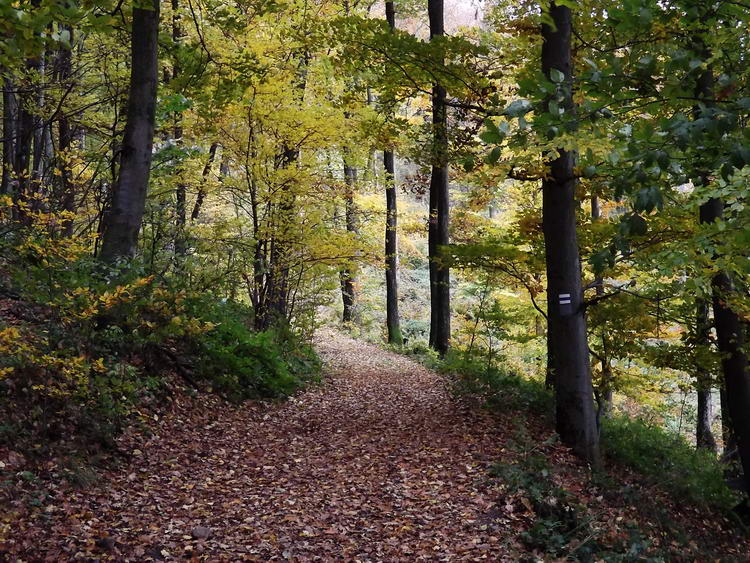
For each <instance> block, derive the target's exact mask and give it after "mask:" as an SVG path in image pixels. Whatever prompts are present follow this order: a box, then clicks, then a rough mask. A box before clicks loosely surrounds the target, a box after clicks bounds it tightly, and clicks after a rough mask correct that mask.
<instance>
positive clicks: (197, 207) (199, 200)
mask: <svg viewBox="0 0 750 563" xmlns="http://www.w3.org/2000/svg"><path fill="white" fill-rule="evenodd" d="M218 148H219V143H216V142H213V143H211V146H210V147H209V149H208V160H206V165H205V166H204V167H203V174H202V175H201V185H200V187H199V188H198V194H197V195H196V196H195V204H194V205H193V211H192V212H191V213H190V221H191V222H192V221H195V220H196V219H198V215H200V212H201V207H203V201H204V200H205V199H206V182H208V176H209V174H211V168H213V165H214V160H216V150H217V149H218Z"/></svg>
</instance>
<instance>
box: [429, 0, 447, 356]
mask: <svg viewBox="0 0 750 563" xmlns="http://www.w3.org/2000/svg"><path fill="white" fill-rule="evenodd" d="M427 10H428V13H429V18H430V40H433V39H434V38H436V37H440V36H443V35H445V29H444V19H443V0H428V3H427ZM432 128H433V150H432V152H433V154H432V161H433V162H432V175H431V177H430V217H429V230H428V250H429V258H430V345H431V346H432V347H433V348H434V349H435V350H437V351H438V352H439V353H440V354H441V355H442V354H445V353H446V352H447V351H448V347H449V346H450V333H451V317H450V310H451V309H450V270H449V268H448V266H447V264H446V263H445V261H444V260H441V257H440V254H441V250H442V248H443V247H444V246H446V245H448V244H449V242H450V237H449V231H448V220H449V213H450V195H449V190H448V115H447V106H446V92H445V88H443V86H442V85H440V84H438V83H436V84H434V85H433V87H432Z"/></svg>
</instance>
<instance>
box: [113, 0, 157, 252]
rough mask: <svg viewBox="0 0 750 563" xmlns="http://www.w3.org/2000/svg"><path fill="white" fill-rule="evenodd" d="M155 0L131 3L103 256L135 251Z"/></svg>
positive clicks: (149, 112) (145, 166) (148, 136)
mask: <svg viewBox="0 0 750 563" xmlns="http://www.w3.org/2000/svg"><path fill="white" fill-rule="evenodd" d="M158 38H159V0H152V9H150V10H147V9H143V8H133V27H132V37H131V69H130V89H129V93H128V111H127V123H126V124H125V136H124V139H123V144H122V149H121V157H120V170H119V173H118V176H117V182H116V184H115V185H114V187H113V194H112V201H111V203H110V205H109V207H108V209H107V210H106V212H105V215H104V220H103V234H102V249H101V254H100V257H101V259H102V260H103V261H104V262H115V261H117V260H118V259H121V258H132V257H133V256H135V253H136V249H137V246H138V233H139V231H140V229H141V222H142V220H143V213H144V210H145V206H146V192H147V190H148V179H149V175H150V173H151V150H152V147H153V143H154V120H155V114H156V90H157V85H158V59H157V51H158Z"/></svg>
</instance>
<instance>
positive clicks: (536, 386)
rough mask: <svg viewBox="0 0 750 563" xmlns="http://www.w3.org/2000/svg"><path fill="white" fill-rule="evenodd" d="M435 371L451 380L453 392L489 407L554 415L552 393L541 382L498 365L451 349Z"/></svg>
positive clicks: (439, 361) (500, 364)
mask: <svg viewBox="0 0 750 563" xmlns="http://www.w3.org/2000/svg"><path fill="white" fill-rule="evenodd" d="M435 369H437V370H438V371H439V372H441V373H445V374H448V375H449V376H450V377H451V381H452V383H453V387H454V390H455V391H456V392H458V393H461V394H471V395H479V396H481V397H482V398H483V399H484V400H485V401H487V403H488V406H489V407H491V408H494V407H500V408H504V409H508V408H511V409H519V410H520V409H527V410H530V411H532V412H535V413H537V414H541V415H544V416H549V415H550V414H551V413H552V412H554V409H553V404H554V403H553V396H552V393H550V391H549V390H548V389H546V388H545V386H544V384H543V383H542V382H541V381H536V380H533V379H528V378H525V377H522V376H520V375H517V374H515V373H512V372H509V371H507V370H506V368H504V367H503V365H502V363H501V362H500V363H498V364H495V365H491V366H490V365H488V364H487V363H486V361H485V360H484V359H483V358H477V357H475V356H471V355H470V354H467V353H465V352H463V351H457V350H451V351H450V352H448V354H446V356H445V358H443V359H442V360H438V361H437V363H436V365H435Z"/></svg>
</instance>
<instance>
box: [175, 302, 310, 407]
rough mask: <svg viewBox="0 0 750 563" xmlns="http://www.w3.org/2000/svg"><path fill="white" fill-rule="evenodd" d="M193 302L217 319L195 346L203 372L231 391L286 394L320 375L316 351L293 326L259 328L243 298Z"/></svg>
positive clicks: (242, 395) (239, 395) (238, 396)
mask: <svg viewBox="0 0 750 563" xmlns="http://www.w3.org/2000/svg"><path fill="white" fill-rule="evenodd" d="M190 308H191V310H192V312H193V314H196V315H200V317H201V319H202V320H204V321H207V322H210V323H211V324H212V325H214V326H213V328H212V329H211V330H210V331H208V332H207V333H206V334H204V335H203V336H202V337H201V338H200V339H196V340H195V341H194V342H193V343H192V344H191V346H189V348H191V349H192V350H191V352H192V353H193V354H194V356H195V358H196V360H197V365H198V369H197V374H198V376H199V377H200V378H205V379H207V380H208V381H209V382H210V383H211V384H212V386H213V387H214V388H216V389H217V390H218V391H221V392H222V393H223V394H225V395H226V396H227V397H229V398H231V399H234V400H242V399H250V398H280V397H285V396H288V395H290V394H291V393H293V392H294V391H295V390H296V389H297V388H298V387H299V386H300V385H302V384H304V383H306V382H309V381H312V380H314V379H315V378H316V377H317V376H318V373H319V371H320V361H319V359H318V358H317V356H316V355H315V352H314V351H313V350H312V348H311V347H310V346H308V345H306V344H305V343H303V342H301V341H300V339H299V338H297V337H296V335H294V333H293V332H292V331H291V330H290V329H289V328H287V327H285V326H283V325H279V326H277V328H275V329H273V330H269V331H267V332H253V331H252V330H251V329H250V328H249V322H250V319H252V311H251V310H250V309H249V308H247V307H246V306H244V305H242V304H239V303H232V302H220V301H213V302H211V301H205V300H195V301H193V302H192V303H191V305H190Z"/></svg>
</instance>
